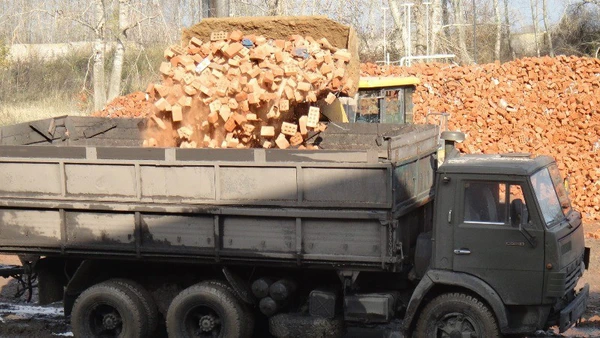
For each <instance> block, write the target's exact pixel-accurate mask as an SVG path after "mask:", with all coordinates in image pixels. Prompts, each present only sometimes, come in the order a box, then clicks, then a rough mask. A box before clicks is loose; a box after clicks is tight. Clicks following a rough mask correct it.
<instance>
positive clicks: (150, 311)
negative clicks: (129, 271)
mask: <svg viewBox="0 0 600 338" xmlns="http://www.w3.org/2000/svg"><path fill="white" fill-rule="evenodd" d="M107 283H116V284H118V285H122V286H124V287H126V288H127V289H128V290H129V291H131V292H133V293H134V294H135V295H136V296H137V297H138V299H139V300H140V302H142V305H143V306H144V309H145V311H146V315H147V317H148V328H149V329H148V333H149V334H152V333H154V331H155V330H156V327H157V326H158V307H157V306H156V302H154V299H153V298H152V294H150V292H149V291H148V290H146V288H145V287H144V286H142V285H141V284H140V283H138V282H136V281H134V280H131V279H125V278H113V279H110V280H108V281H107Z"/></svg>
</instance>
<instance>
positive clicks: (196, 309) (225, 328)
mask: <svg viewBox="0 0 600 338" xmlns="http://www.w3.org/2000/svg"><path fill="white" fill-rule="evenodd" d="M244 321H245V318H244V309H243V308H242V304H240V302H239V300H238V299H236V298H235V296H234V295H233V294H231V293H230V292H229V291H227V290H226V289H224V288H222V287H220V286H218V285H210V284H203V283H200V284H196V285H192V286H190V287H189V288H187V289H185V290H183V291H181V293H179V294H178V295H177V296H176V297H175V299H173V301H172V302H171V305H170V306H169V310H168V311H167V332H168V334H169V337H173V338H180V337H181V338H183V337H218V338H238V337H244V335H245V332H244V330H245V329H246V324H245V322H244Z"/></svg>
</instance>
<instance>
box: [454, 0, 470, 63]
mask: <svg viewBox="0 0 600 338" xmlns="http://www.w3.org/2000/svg"><path fill="white" fill-rule="evenodd" d="M450 3H451V4H452V9H453V12H452V14H453V17H454V24H455V26H456V30H457V32H458V34H457V35H458V49H459V53H460V58H461V60H462V61H463V62H466V63H473V59H472V58H471V55H469V52H468V49H467V39H466V34H465V18H464V12H463V7H462V0H450Z"/></svg>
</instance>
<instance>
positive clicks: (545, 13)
mask: <svg viewBox="0 0 600 338" xmlns="http://www.w3.org/2000/svg"><path fill="white" fill-rule="evenodd" d="M547 9H548V8H547V6H546V0H542V20H544V29H545V30H546V36H547V37H548V49H549V50H550V56H551V57H554V46H553V44H552V32H551V30H550V29H548V11H547Z"/></svg>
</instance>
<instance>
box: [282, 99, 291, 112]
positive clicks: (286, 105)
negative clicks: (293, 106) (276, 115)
mask: <svg viewBox="0 0 600 338" xmlns="http://www.w3.org/2000/svg"><path fill="white" fill-rule="evenodd" d="M288 110H290V101H289V100H281V101H279V111H282V112H285V111H288Z"/></svg>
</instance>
